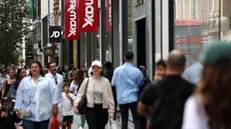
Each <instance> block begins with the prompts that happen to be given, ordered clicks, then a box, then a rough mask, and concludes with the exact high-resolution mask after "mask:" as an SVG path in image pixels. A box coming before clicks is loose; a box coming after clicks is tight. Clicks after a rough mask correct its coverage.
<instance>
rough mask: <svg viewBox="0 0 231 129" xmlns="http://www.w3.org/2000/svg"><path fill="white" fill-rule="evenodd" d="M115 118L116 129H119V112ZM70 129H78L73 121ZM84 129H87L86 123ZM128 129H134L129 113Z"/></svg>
mask: <svg viewBox="0 0 231 129" xmlns="http://www.w3.org/2000/svg"><path fill="white" fill-rule="evenodd" d="M116 118H117V119H116V124H117V129H121V122H120V121H121V120H120V119H121V118H120V113H119V112H118V113H117V117H116ZM72 129H78V127H77V124H76V123H75V121H74V123H73V125H72ZM84 129H88V126H87V123H86V125H85V127H84ZM105 129H110V126H108V125H107V126H106V128H105ZM128 129H134V125H133V123H132V116H131V113H130V115H129V123H128Z"/></svg>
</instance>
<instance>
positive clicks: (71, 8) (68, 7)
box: [65, 0, 80, 40]
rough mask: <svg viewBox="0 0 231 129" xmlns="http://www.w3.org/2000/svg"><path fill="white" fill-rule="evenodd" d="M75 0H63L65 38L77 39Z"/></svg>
mask: <svg viewBox="0 0 231 129" xmlns="http://www.w3.org/2000/svg"><path fill="white" fill-rule="evenodd" d="M77 5H78V4H77V0H65V39H66V40H78V39H79V35H80V34H79V31H78V6H77Z"/></svg>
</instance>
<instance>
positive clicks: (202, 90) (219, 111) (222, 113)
mask: <svg viewBox="0 0 231 129" xmlns="http://www.w3.org/2000/svg"><path fill="white" fill-rule="evenodd" d="M230 80H231V61H230V59H229V58H226V59H225V58H224V59H220V60H218V61H217V62H216V65H215V66H213V67H212V66H210V65H207V64H205V65H204V69H203V74H202V79H201V83H200V87H199V89H198V91H197V93H198V94H199V95H200V96H201V97H202V104H203V106H204V107H205V111H206V115H207V116H208V118H209V126H210V129H219V128H220V127H221V126H223V127H224V129H230V128H231V123H230V119H231V111H230V109H231V103H230V102H231V97H230V96H231V87H230V85H231V81H230Z"/></svg>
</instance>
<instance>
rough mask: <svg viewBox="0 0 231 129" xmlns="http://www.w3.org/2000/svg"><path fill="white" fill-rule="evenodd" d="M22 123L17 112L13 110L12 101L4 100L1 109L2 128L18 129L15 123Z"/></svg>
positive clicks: (0, 125)
mask: <svg viewBox="0 0 231 129" xmlns="http://www.w3.org/2000/svg"><path fill="white" fill-rule="evenodd" d="M17 122H20V119H19V118H18V116H17V114H16V112H15V111H14V110H12V108H11V100H10V99H9V98H6V97H5V98H3V100H2V108H1V109H0V127H1V129H3V128H4V129H16V127H15V123H17Z"/></svg>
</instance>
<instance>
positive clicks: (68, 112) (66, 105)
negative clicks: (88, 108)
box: [62, 92, 75, 116]
mask: <svg viewBox="0 0 231 129" xmlns="http://www.w3.org/2000/svg"><path fill="white" fill-rule="evenodd" d="M69 95H70V96H71V98H72V99H73V100H75V96H74V95H73V94H71V93H69ZM62 109H63V110H62V111H63V116H72V115H73V114H74V106H73V104H72V103H71V101H70V100H69V99H68V98H67V97H66V93H64V92H63V93H62Z"/></svg>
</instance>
